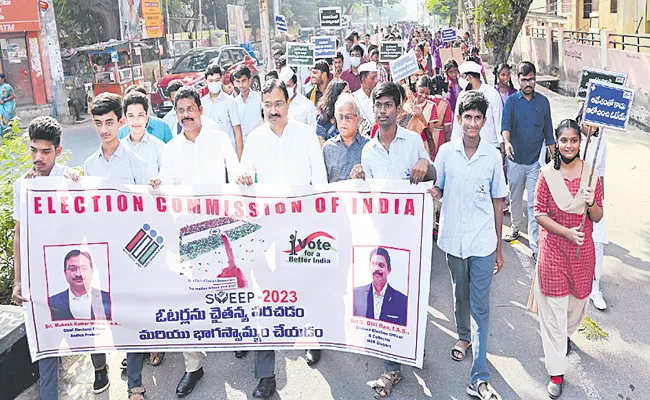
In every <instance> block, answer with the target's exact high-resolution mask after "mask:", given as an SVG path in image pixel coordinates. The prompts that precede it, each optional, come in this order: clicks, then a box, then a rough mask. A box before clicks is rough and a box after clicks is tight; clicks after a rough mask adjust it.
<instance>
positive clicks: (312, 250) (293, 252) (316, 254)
mask: <svg viewBox="0 0 650 400" xmlns="http://www.w3.org/2000/svg"><path fill="white" fill-rule="evenodd" d="M334 240H336V239H334V236H332V235H330V234H329V233H327V232H323V231H318V232H314V233H311V234H309V235H307V236H305V238H303V239H301V238H300V237H299V236H298V231H294V233H292V234H291V235H289V245H290V249H289V250H282V251H283V252H284V253H286V254H288V255H289V260H288V261H289V262H290V263H300V264H329V263H331V262H332V260H331V256H330V255H331V253H330V252H334V251H336V249H335V248H334V246H332V242H333V241H334Z"/></svg>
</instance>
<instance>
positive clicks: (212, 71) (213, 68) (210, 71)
mask: <svg viewBox="0 0 650 400" xmlns="http://www.w3.org/2000/svg"><path fill="white" fill-rule="evenodd" d="M216 74H219V76H221V77H223V73H222V72H221V67H220V66H219V64H210V65H208V68H206V69H205V79H208V76H210V75H216Z"/></svg>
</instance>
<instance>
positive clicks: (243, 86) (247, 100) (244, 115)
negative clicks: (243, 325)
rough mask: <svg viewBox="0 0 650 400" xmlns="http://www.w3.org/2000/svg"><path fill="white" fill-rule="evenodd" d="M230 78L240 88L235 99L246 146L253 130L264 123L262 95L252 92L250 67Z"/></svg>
mask: <svg viewBox="0 0 650 400" xmlns="http://www.w3.org/2000/svg"><path fill="white" fill-rule="evenodd" d="M230 76H231V77H232V79H233V80H234V82H235V87H237V88H239V95H238V96H237V97H235V103H237V108H239V119H240V121H241V129H242V135H243V137H244V144H246V138H247V137H248V135H249V134H250V133H251V132H252V131H253V129H255V128H257V127H258V126H260V125H262V122H263V121H262V95H261V94H260V93H259V92H256V91H254V90H251V86H250V82H251V81H250V79H251V70H250V69H248V67H246V66H244V65H242V66H240V67H238V68H237V69H236V70H235V71H234V72H233V73H232V74H231V75H230Z"/></svg>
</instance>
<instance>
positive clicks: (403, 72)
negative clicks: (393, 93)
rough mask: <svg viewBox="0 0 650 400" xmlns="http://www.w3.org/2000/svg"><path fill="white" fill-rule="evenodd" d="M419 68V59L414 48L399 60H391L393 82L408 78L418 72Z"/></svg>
mask: <svg viewBox="0 0 650 400" xmlns="http://www.w3.org/2000/svg"><path fill="white" fill-rule="evenodd" d="M419 69H420V67H419V66H418V60H417V58H416V57H415V52H414V51H413V50H411V51H409V52H408V53H406V54H404V55H403V56H401V57H400V58H398V59H397V60H395V61H391V62H390V74H391V76H392V77H393V82H399V81H401V80H402V79H404V78H408V77H409V76H411V75H413V74H414V73H416V72H418V70H419Z"/></svg>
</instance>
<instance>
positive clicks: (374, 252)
mask: <svg viewBox="0 0 650 400" xmlns="http://www.w3.org/2000/svg"><path fill="white" fill-rule="evenodd" d="M372 256H382V257H384V259H386V265H387V266H388V268H391V266H390V255H389V254H388V250H386V249H385V248H383V247H377V248H375V249H372V251H371V252H370V257H368V259H369V260H370V259H372Z"/></svg>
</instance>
